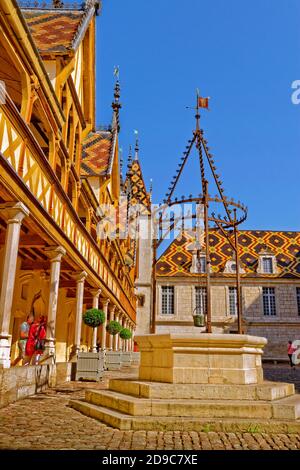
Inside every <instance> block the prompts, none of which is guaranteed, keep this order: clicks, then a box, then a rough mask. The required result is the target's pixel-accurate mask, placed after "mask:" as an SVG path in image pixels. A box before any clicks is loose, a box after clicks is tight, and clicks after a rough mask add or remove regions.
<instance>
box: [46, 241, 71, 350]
mask: <svg viewBox="0 0 300 470" xmlns="http://www.w3.org/2000/svg"><path fill="white" fill-rule="evenodd" d="M45 252H46V254H47V256H48V257H49V258H50V263H51V267H50V293H49V302H48V316H47V336H46V348H45V355H51V356H54V355H55V325H56V312H57V299H58V288H59V276H60V265H61V259H62V257H63V256H64V255H65V254H66V250H65V249H64V248H63V247H62V246H50V247H48V248H45Z"/></svg>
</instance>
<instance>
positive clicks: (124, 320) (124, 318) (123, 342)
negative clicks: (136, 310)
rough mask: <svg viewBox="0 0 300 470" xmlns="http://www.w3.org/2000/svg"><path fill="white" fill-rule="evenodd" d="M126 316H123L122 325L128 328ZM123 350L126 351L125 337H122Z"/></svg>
mask: <svg viewBox="0 0 300 470" xmlns="http://www.w3.org/2000/svg"><path fill="white" fill-rule="evenodd" d="M125 325H126V316H125V315H124V317H123V321H122V326H123V328H126V326H125ZM122 351H124V352H125V351H126V340H125V339H122Z"/></svg>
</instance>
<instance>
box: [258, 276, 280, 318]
mask: <svg viewBox="0 0 300 470" xmlns="http://www.w3.org/2000/svg"><path fill="white" fill-rule="evenodd" d="M265 287H267V288H272V289H274V294H275V311H276V313H275V315H265V313H264V299H263V288H265ZM260 309H261V317H262V318H264V319H265V320H266V321H270V319H271V318H276V319H278V318H280V309H279V298H278V292H277V286H272V285H270V284H266V285H263V286H260Z"/></svg>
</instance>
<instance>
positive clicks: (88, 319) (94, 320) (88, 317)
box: [82, 308, 105, 328]
mask: <svg viewBox="0 0 300 470" xmlns="http://www.w3.org/2000/svg"><path fill="white" fill-rule="evenodd" d="M82 319H83V322H84V323H85V325H87V326H90V327H91V328H97V327H98V326H99V325H102V323H104V320H105V313H104V312H102V310H99V309H98V308H90V309H89V310H87V311H86V312H85V313H84V314H83V317H82Z"/></svg>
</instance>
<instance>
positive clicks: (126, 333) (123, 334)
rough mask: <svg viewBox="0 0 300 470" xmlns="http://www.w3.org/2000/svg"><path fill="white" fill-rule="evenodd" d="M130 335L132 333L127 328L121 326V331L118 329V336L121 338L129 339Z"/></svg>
mask: <svg viewBox="0 0 300 470" xmlns="http://www.w3.org/2000/svg"><path fill="white" fill-rule="evenodd" d="M131 337H132V333H131V331H130V330H128V328H123V329H122V330H121V331H120V338H122V339H125V340H127V339H130V338H131Z"/></svg>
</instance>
